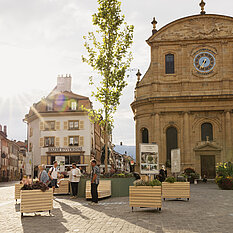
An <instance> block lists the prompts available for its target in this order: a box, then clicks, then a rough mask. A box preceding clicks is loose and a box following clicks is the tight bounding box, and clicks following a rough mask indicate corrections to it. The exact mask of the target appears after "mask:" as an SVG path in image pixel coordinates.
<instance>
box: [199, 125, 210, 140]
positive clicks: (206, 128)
mask: <svg viewBox="0 0 233 233" xmlns="http://www.w3.org/2000/svg"><path fill="white" fill-rule="evenodd" d="M201 140H202V141H213V126H212V124H211V123H204V124H202V125H201Z"/></svg>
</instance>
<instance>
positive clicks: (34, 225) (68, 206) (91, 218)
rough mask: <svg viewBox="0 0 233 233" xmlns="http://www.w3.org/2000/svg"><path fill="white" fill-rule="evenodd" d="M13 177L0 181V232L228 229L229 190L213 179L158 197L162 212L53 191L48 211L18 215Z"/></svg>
mask: <svg viewBox="0 0 233 233" xmlns="http://www.w3.org/2000/svg"><path fill="white" fill-rule="evenodd" d="M13 198H14V183H8V184H6V183H5V184H3V183H0V232H1V233H5V232H16V233H18V232H24V233H34V232H35V233H38V232H42V233H46V232H49V233H53V232H55V233H65V232H79V233H80V232H90V233H96V232H101V233H102V232H103V233H104V232H125V233H131V232H132V233H137V232H140V233H144V232H171V233H175V232H189V233H190V232H201V233H202V232H203V233H204V232H211V233H213V232H223V233H226V232H229V233H233V191H226V190H219V189H218V187H217V186H216V185H215V184H198V185H192V186H191V199H190V201H189V202H187V201H181V200H172V201H171V200H170V201H165V202H163V207H162V212H157V210H153V209H140V208H136V210H135V211H134V212H131V209H130V207H129V205H128V198H127V197H124V198H109V199H105V200H102V201H100V204H99V205H98V206H90V205H88V202H87V201H86V200H85V199H77V200H73V199H70V198H69V196H57V198H56V200H54V209H53V211H52V215H51V216H49V214H48V213H38V214H37V215H36V216H35V215H34V214H27V215H26V216H25V217H23V218H22V219H21V217H20V213H19V204H18V205H16V204H15V201H14V199H13Z"/></svg>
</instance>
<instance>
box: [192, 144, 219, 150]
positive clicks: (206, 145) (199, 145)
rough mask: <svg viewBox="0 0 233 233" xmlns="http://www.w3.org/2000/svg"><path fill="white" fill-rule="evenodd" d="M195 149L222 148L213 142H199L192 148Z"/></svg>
mask: <svg viewBox="0 0 233 233" xmlns="http://www.w3.org/2000/svg"><path fill="white" fill-rule="evenodd" d="M194 150H195V151H220V150H222V149H221V147H220V146H218V145H216V144H215V143H213V142H204V143H203V142H201V143H198V144H197V145H196V147H195V148H194Z"/></svg>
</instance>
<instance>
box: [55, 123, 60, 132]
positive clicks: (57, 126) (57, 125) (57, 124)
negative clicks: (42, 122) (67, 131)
mask: <svg viewBox="0 0 233 233" xmlns="http://www.w3.org/2000/svg"><path fill="white" fill-rule="evenodd" d="M55 129H56V130H60V121H56V124H55Z"/></svg>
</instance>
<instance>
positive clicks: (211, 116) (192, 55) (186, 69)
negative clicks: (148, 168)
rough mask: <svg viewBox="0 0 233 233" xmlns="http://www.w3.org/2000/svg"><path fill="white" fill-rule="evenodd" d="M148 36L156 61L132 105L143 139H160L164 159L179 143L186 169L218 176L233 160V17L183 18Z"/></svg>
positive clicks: (162, 161) (139, 85)
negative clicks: (218, 169) (221, 165)
mask: <svg viewBox="0 0 233 233" xmlns="http://www.w3.org/2000/svg"><path fill="white" fill-rule="evenodd" d="M152 23H153V25H154V29H153V31H152V32H153V35H152V36H151V37H150V38H149V39H148V40H147V43H148V45H149V46H150V48H151V62H150V66H149V69H148V70H147V72H146V74H145V75H144V77H143V78H142V79H141V78H140V72H138V74H137V75H138V82H137V84H136V88H135V99H134V101H133V103H132V104H131V107H132V110H133V112H134V117H135V124H136V151H137V153H136V163H137V169H138V171H139V170H140V169H139V166H140V164H139V163H140V158H139V144H140V143H157V144H158V147H159V163H160V165H162V164H167V165H169V163H170V162H171V150H172V149H176V148H180V151H181V169H185V168H188V167H191V168H194V169H195V170H196V171H197V172H198V173H199V174H201V175H202V176H204V175H206V176H207V177H208V178H214V177H215V168H216V164H217V163H219V162H226V161H232V162H233V111H232V110H233V18H232V17H229V16H222V15H214V14H205V12H204V11H203V9H202V12H201V14H200V15H194V16H190V17H185V18H181V19H178V20H176V21H174V22H171V23H169V24H168V25H166V26H164V27H163V28H161V29H160V30H158V31H157V30H156V23H157V22H156V21H155V20H154V21H153V22H152Z"/></svg>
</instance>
